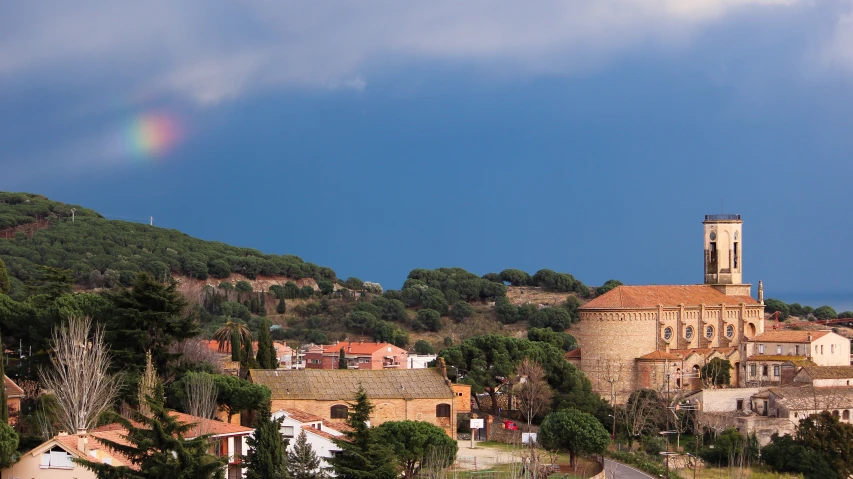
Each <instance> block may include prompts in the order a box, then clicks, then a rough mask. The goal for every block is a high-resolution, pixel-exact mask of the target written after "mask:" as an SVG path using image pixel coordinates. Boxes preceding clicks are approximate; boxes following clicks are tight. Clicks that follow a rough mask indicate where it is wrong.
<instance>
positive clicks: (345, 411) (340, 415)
mask: <svg viewBox="0 0 853 479" xmlns="http://www.w3.org/2000/svg"><path fill="white" fill-rule="evenodd" d="M348 416H349V408H347V407H346V406H345V405H343V404H336V405H334V406H332V419H347V417H348Z"/></svg>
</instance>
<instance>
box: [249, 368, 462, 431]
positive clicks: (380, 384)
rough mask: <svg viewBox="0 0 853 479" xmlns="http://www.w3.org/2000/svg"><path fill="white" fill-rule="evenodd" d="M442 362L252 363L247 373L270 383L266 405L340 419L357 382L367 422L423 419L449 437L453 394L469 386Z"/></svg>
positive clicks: (259, 381)
mask: <svg viewBox="0 0 853 479" xmlns="http://www.w3.org/2000/svg"><path fill="white" fill-rule="evenodd" d="M443 364H444V363H443V362H442V361H439V367H435V368H427V369H380V370H370V369H310V368H309V369H303V370H291V371H283V370H265V369H253V370H251V371H250V372H249V378H250V380H251V381H252V382H254V383H256V384H262V385H264V386H266V387H268V388H269V389H270V391H271V392H272V396H271V401H272V402H271V410H272V411H278V410H279V409H281V410H285V411H291V410H298V411H304V412H306V413H308V414H313V415H315V416H319V417H321V418H323V419H326V420H329V421H344V420H346V418H347V414H348V411H349V407H348V403H352V401H353V400H354V399H355V394H356V392H357V391H358V388H359V386H361V387H363V388H364V390H365V392H366V393H367V396H368V398H369V399H370V401H371V402H372V403H373V406H374V410H373V415H372V416H371V418H370V421H371V425H373V426H378V425H379V424H382V423H383V422H385V421H403V420H414V421H425V422H428V423H431V424H434V425H436V426H439V427H441V428H442V429H444V430H445V431H446V432H447V434H448V435H449V436H451V437H454V438H455V437H456V413H457V412H458V406H457V404H458V402H459V399H457V398H464V397H466V394H467V395H468V397H470V388H469V387H468V386H464V385H458V386H457V385H456V384H452V383H451V382H450V381H449V380H448V379H447V374H446V370H444V369H443V368H442V366H443ZM460 393H461V394H462V396H458V394H460ZM469 401H470V400H469Z"/></svg>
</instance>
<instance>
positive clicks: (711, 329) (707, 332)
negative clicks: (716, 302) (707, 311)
mask: <svg viewBox="0 0 853 479" xmlns="http://www.w3.org/2000/svg"><path fill="white" fill-rule="evenodd" d="M705 337H706V338H708V339H713V337H714V327H713V326H708V327H707V328H705Z"/></svg>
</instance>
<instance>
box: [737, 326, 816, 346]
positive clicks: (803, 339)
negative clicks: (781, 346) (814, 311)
mask: <svg viewBox="0 0 853 479" xmlns="http://www.w3.org/2000/svg"><path fill="white" fill-rule="evenodd" d="M831 332H832V331H826V330H824V331H791V330H786V329H778V330H775V331H765V332H763V333H761V334H759V335H758V336H756V337H754V338H752V339H750V340H749V341H750V342H765V343H808V342H809V336H811V337H812V339H811V341H814V340H815V339H819V338H822V337H824V336H826V335H827V334H829V333H831Z"/></svg>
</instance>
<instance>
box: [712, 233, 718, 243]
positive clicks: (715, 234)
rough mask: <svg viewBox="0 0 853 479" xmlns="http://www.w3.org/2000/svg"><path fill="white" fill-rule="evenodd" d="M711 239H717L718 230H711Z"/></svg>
mask: <svg viewBox="0 0 853 479" xmlns="http://www.w3.org/2000/svg"><path fill="white" fill-rule="evenodd" d="M711 241H717V232H716V231H711Z"/></svg>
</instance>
